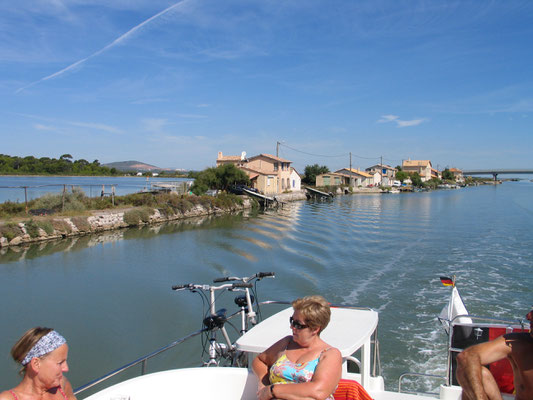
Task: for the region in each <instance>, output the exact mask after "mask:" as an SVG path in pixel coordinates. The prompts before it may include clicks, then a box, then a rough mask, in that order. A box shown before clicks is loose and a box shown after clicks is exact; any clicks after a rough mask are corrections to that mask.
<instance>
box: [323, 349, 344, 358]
mask: <svg viewBox="0 0 533 400" xmlns="http://www.w3.org/2000/svg"><path fill="white" fill-rule="evenodd" d="M322 356H323V357H330V358H339V359H340V358H342V354H341V352H340V350H339V349H337V348H336V347H328V348H326V349H325V351H324V354H323V355H322Z"/></svg>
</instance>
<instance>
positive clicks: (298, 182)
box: [289, 167, 302, 192]
mask: <svg viewBox="0 0 533 400" xmlns="http://www.w3.org/2000/svg"><path fill="white" fill-rule="evenodd" d="M289 179H290V182H291V185H290V189H289V190H290V191H291V192H296V191H299V190H302V177H301V176H300V174H299V173H298V171H296V169H294V168H293V167H291V175H290V177H289Z"/></svg>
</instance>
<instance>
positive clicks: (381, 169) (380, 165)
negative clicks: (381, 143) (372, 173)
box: [379, 156, 383, 185]
mask: <svg viewBox="0 0 533 400" xmlns="http://www.w3.org/2000/svg"><path fill="white" fill-rule="evenodd" d="M379 174H380V175H381V182H380V184H381V185H383V156H381V157H380V162H379Z"/></svg>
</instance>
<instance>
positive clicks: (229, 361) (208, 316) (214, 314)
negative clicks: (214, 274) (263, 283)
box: [172, 272, 275, 367]
mask: <svg viewBox="0 0 533 400" xmlns="http://www.w3.org/2000/svg"><path fill="white" fill-rule="evenodd" d="M274 276H275V274H274V273H273V272H258V273H256V274H254V275H252V276H248V277H236V276H227V277H222V278H217V279H215V280H214V281H213V282H214V283H221V282H234V283H227V284H223V285H218V286H214V285H205V284H194V283H187V284H184V285H174V286H172V290H175V291H179V290H189V291H190V292H192V293H199V294H200V295H201V296H202V299H203V300H204V304H205V303H206V302H207V304H208V307H207V311H206V312H205V313H204V319H203V325H204V329H205V331H206V334H207V335H208V338H207V340H206V341H205V342H204V345H203V348H204V353H205V352H207V353H208V355H209V359H208V360H207V361H204V363H203V365H204V366H207V367H209V366H212V365H214V366H219V365H221V364H222V365H229V366H238V367H243V366H246V365H247V357H246V355H245V354H242V353H241V352H238V351H237V350H236V348H235V345H234V343H233V342H232V341H231V339H230V337H229V335H228V332H227V330H226V327H225V324H226V322H228V321H229V320H231V319H232V318H234V317H235V316H238V315H239V316H240V317H241V329H240V331H239V335H243V334H244V333H245V332H246V331H247V330H248V327H249V326H250V325H251V326H253V325H255V324H257V316H258V314H259V315H260V309H259V301H258V300H257V282H258V281H260V280H261V279H263V278H266V277H272V278H273V277H274ZM235 281H237V282H235ZM252 282H254V283H255V285H254V284H252ZM217 291H219V292H220V293H222V292H224V291H232V292H233V291H241V292H244V294H243V295H237V296H236V297H235V299H234V302H235V304H236V305H237V306H238V307H239V310H238V311H236V312H234V313H233V314H231V315H230V316H229V317H227V316H226V312H227V310H226V309H225V308H222V309H220V310H217V309H216V305H215V302H216V299H217V298H218V296H215V292H217ZM207 293H209V297H208V295H207ZM254 303H255V308H254ZM230 324H231V323H230ZM218 331H220V332H221V334H222V336H223V338H224V342H219V341H217V332H218ZM206 348H207V351H206Z"/></svg>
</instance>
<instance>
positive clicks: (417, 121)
mask: <svg viewBox="0 0 533 400" xmlns="http://www.w3.org/2000/svg"><path fill="white" fill-rule="evenodd" d="M424 121H426V118H421V119H412V120H410V121H402V120H400V119H399V120H397V121H396V123H397V124H398V128H404V127H406V126H417V125H420V124H421V123H422V122H424Z"/></svg>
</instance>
